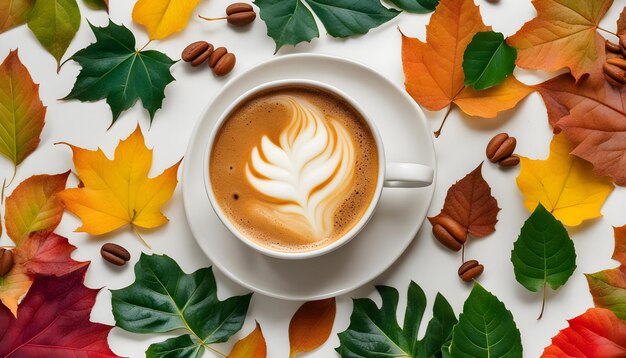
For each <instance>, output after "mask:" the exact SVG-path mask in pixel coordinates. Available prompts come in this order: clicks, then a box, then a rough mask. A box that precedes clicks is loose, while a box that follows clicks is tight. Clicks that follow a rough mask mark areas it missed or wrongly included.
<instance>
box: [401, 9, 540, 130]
mask: <svg viewBox="0 0 626 358" xmlns="http://www.w3.org/2000/svg"><path fill="white" fill-rule="evenodd" d="M490 30H491V27H490V26H486V25H485V24H484V23H483V20H482V17H481V15H480V10H479V8H478V6H476V5H475V4H474V1H472V0H441V1H440V2H439V5H438V6H437V9H436V10H435V12H434V13H433V15H432V17H431V18H430V23H429V24H428V26H427V27H426V42H422V41H420V40H419V39H416V38H410V37H407V36H405V35H404V34H402V65H403V68H404V74H405V77H406V81H405V86H406V90H407V92H409V94H410V95H411V97H413V99H415V101H416V102H417V103H419V104H420V105H422V106H424V107H425V108H427V109H428V110H431V111H438V110H441V109H443V108H445V107H446V106H451V104H453V103H454V104H456V105H457V106H458V107H459V108H460V109H461V110H462V111H463V112H465V113H466V114H468V115H470V116H478V117H483V118H493V117H495V116H496V115H497V114H498V113H499V112H501V111H504V110H507V109H511V108H513V107H515V105H517V103H518V102H519V101H521V100H522V99H523V98H524V97H526V96H527V95H528V94H530V93H531V92H532V89H531V88H530V87H528V86H526V85H525V84H523V83H521V82H519V81H518V80H517V79H515V77H513V76H509V77H508V78H507V79H506V80H505V81H504V83H502V84H500V85H498V86H495V87H492V88H490V89H487V90H484V91H476V90H474V89H473V88H471V87H466V86H465V84H464V81H465V75H464V73H463V55H464V53H465V49H466V48H467V45H468V44H469V43H470V42H471V41H472V39H473V38H474V35H476V33H478V32H483V31H490ZM450 108H452V107H450ZM446 118H447V115H446ZM444 122H445V119H444ZM442 126H443V123H442ZM440 130H441V128H440ZM440 130H439V131H437V132H436V133H435V135H436V136H438V135H439V132H440Z"/></svg>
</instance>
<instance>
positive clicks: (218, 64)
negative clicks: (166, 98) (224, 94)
mask: <svg viewBox="0 0 626 358" xmlns="http://www.w3.org/2000/svg"><path fill="white" fill-rule="evenodd" d="M180 57H181V58H182V59H183V61H185V62H189V63H191V65H192V66H194V67H195V66H199V65H201V64H203V63H205V62H208V63H209V67H210V68H211V69H212V70H213V73H214V74H215V75H216V76H224V75H227V74H228V73H230V71H232V70H233V68H234V67H235V63H236V62H237V58H236V57H235V55H234V54H232V53H230V52H228V50H227V49H226V47H218V48H215V47H213V45H212V44H210V43H208V42H206V41H196V42H194V43H191V44H189V45H188V46H187V47H185V49H184V50H183V53H182V54H181V55H180Z"/></svg>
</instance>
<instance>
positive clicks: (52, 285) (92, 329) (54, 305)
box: [0, 266, 118, 358]
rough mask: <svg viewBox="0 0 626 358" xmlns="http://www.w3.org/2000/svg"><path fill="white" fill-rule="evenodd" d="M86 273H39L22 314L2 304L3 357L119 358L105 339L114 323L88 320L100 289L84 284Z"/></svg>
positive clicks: (0, 333)
mask: <svg viewBox="0 0 626 358" xmlns="http://www.w3.org/2000/svg"><path fill="white" fill-rule="evenodd" d="M86 272H87V266H84V267H83V268H81V269H79V270H76V271H74V272H71V273H68V274H66V275H63V276H61V277H56V276H45V275H37V276H36V278H35V283H34V284H33V287H32V289H31V291H30V292H29V293H28V295H27V296H26V298H24V301H23V302H22V303H21V304H20V309H19V316H18V318H15V317H13V315H12V314H11V312H9V310H8V309H6V308H4V307H1V306H0V356H1V357H57V358H70V357H101V358H105V357H118V356H117V355H116V354H115V353H113V352H112V351H111V349H110V348H109V344H108V342H107V337H108V335H109V331H110V330H111V328H112V327H111V326H109V325H106V324H101V323H93V322H91V321H90V320H89V316H90V315H91V310H92V308H93V305H94V303H95V302H96V295H97V294H98V291H99V290H96V289H91V288H87V287H85V285H84V284H83V280H84V278H85V273H86Z"/></svg>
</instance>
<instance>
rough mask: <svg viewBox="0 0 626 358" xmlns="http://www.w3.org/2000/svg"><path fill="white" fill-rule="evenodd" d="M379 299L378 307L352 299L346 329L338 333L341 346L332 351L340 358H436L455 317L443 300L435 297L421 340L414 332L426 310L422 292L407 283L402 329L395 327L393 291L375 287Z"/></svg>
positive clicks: (449, 333)
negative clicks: (380, 304) (390, 357)
mask: <svg viewBox="0 0 626 358" xmlns="http://www.w3.org/2000/svg"><path fill="white" fill-rule="evenodd" d="M376 289H377V290H378V293H379V294H380V296H381V298H382V306H381V307H380V308H378V306H377V305H376V304H375V303H374V301H372V300H370V299H368V298H360V299H354V300H353V310H352V315H351V316H350V326H349V327H348V329H347V330H345V331H344V332H341V333H339V341H340V343H341V345H340V346H339V347H338V348H336V351H337V353H339V354H340V355H341V356H342V357H348V358H356V357H379V356H394V357H420V358H421V357H427V358H431V357H440V356H441V355H440V353H441V349H442V346H443V345H444V344H445V341H447V340H449V338H450V335H451V332H452V328H453V327H454V325H455V324H456V322H457V321H456V316H455V315H454V312H453V311H452V307H450V304H449V303H448V301H446V299H445V298H444V297H443V296H441V295H438V296H437V299H436V300H435V306H434V307H433V318H432V320H431V321H430V322H429V323H428V328H427V329H426V333H425V335H424V338H422V340H420V341H418V340H417V333H418V330H419V326H420V324H421V321H422V318H423V315H424V311H425V309H426V296H425V295H424V291H422V289H421V288H420V287H419V286H418V285H417V284H416V283H415V282H411V283H410V285H409V289H408V293H407V309H406V312H405V319H404V324H403V327H402V328H401V327H400V325H399V324H398V320H397V317H396V310H397V308H398V300H399V295H398V291H397V290H396V289H395V288H392V287H387V286H377V287H376ZM441 337H443V338H441Z"/></svg>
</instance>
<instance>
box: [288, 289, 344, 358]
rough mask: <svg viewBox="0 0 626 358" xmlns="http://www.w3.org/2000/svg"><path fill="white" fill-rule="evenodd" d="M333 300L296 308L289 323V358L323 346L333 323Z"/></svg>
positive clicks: (314, 302) (334, 307) (334, 306)
mask: <svg viewBox="0 0 626 358" xmlns="http://www.w3.org/2000/svg"><path fill="white" fill-rule="evenodd" d="M336 312H337V305H336V302H335V298H327V299H325V300H319V301H311V302H307V303H305V304H303V305H302V306H300V308H298V310H297V311H296V313H295V314H294V315H293V317H292V318H291V322H289V346H290V348H289V349H290V352H289V358H291V357H294V356H295V355H297V354H298V353H304V352H310V351H312V350H314V349H317V348H318V347H319V346H321V345H322V344H324V342H326V340H328V337H329V336H330V332H331V331H332V329H333V324H334V323H335V314H336Z"/></svg>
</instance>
